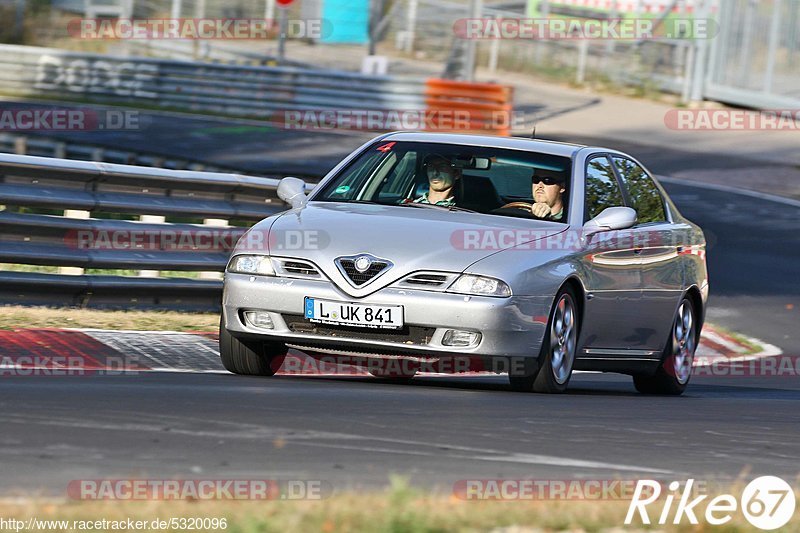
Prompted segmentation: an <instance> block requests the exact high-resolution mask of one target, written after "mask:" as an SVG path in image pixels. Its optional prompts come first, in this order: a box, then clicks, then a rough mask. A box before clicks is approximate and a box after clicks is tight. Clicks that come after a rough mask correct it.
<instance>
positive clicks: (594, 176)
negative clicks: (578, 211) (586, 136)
mask: <svg viewBox="0 0 800 533" xmlns="http://www.w3.org/2000/svg"><path fill="white" fill-rule="evenodd" d="M624 205H625V202H623V201H622V191H620V189H619V185H618V184H617V180H616V178H615V177H614V170H613V169H612V168H611V163H610V162H609V160H608V158H607V157H606V156H600V157H595V158H594V159H590V160H589V162H588V163H587V165H586V214H585V215H584V217H585V219H586V220H589V219H591V218H594V217H596V216H597V215H599V214H600V213H601V212H602V211H603V209H605V208H607V207H622V206H624Z"/></svg>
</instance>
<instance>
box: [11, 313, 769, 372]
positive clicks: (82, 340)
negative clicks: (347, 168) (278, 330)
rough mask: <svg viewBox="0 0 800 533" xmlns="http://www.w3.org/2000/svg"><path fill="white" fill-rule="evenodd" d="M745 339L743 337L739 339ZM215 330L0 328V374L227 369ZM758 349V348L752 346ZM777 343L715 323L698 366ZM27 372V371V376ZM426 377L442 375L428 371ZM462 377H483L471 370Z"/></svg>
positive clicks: (301, 368) (291, 363)
mask: <svg viewBox="0 0 800 533" xmlns="http://www.w3.org/2000/svg"><path fill="white" fill-rule="evenodd" d="M739 339H744V340H739ZM217 342H218V341H217V334H216V333H202V332H199V333H179V332H171V331H127V330H99V329H19V330H5V331H0V377H2V376H9V375H15V374H19V375H30V374H31V373H32V371H33V370H37V369H38V370H42V371H45V372H46V371H50V372H51V373H52V374H53V375H60V374H71V373H81V374H83V373H105V374H113V373H118V374H124V373H130V372H190V373H227V372H226V371H225V369H224V368H223V367H222V364H221V362H220V360H219V350H218V346H217ZM754 347H757V349H756V350H754ZM780 354H781V351H780V349H778V348H777V347H775V346H772V345H770V344H767V343H764V342H762V341H760V340H758V339H752V338H746V337H742V336H731V335H728V334H726V333H724V332H722V331H720V330H719V329H717V328H715V327H714V326H711V325H706V326H705V327H704V328H703V334H702V337H701V342H700V346H699V347H698V349H697V353H696V357H695V366H698V367H707V366H710V365H714V364H718V363H719V362H720V361H750V360H754V359H759V358H765V357H774V356H777V355H780ZM26 372H27V374H26ZM278 373H279V374H290V375H318V376H342V375H349V376H368V375H369V374H368V372H367V371H366V370H365V369H363V368H361V367H357V366H352V365H339V366H337V365H333V364H329V363H320V362H317V361H316V360H314V359H311V358H309V357H308V356H306V355H305V354H303V353H302V352H299V351H296V350H290V351H289V353H288V356H287V358H286V360H285V361H284V364H283V366H282V367H281V369H280V370H279V371H278ZM424 374H425V375H438V374H430V373H424ZM464 375H485V373H482V372H470V373H467V374H459V376H464Z"/></svg>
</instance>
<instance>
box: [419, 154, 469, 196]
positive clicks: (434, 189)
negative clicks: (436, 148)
mask: <svg viewBox="0 0 800 533" xmlns="http://www.w3.org/2000/svg"><path fill="white" fill-rule="evenodd" d="M424 166H425V171H426V172H427V174H428V192H426V193H424V194H423V195H422V196H420V197H419V198H417V199H416V200H414V203H415V204H436V205H441V206H443V207H453V206H455V205H456V199H455V192H454V189H455V186H456V183H457V182H458V180H460V179H461V169H458V168H455V167H454V166H453V163H452V162H451V161H450V160H449V159H448V158H446V157H444V156H441V155H438V154H431V155H429V156H427V157H426V158H425V162H424Z"/></svg>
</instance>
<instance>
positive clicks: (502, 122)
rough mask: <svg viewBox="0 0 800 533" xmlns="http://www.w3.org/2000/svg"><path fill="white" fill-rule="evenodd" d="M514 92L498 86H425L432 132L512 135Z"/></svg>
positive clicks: (439, 82)
mask: <svg viewBox="0 0 800 533" xmlns="http://www.w3.org/2000/svg"><path fill="white" fill-rule="evenodd" d="M513 95H514V89H513V88H512V87H510V86H508V85H498V84H495V83H473V82H468V81H454V80H443V79H437V78H431V79H429V80H427V81H426V82H425V107H426V115H427V116H428V117H429V118H430V120H429V121H428V123H427V125H428V127H426V129H427V130H429V131H450V132H460V133H484V134H490V135H502V136H505V137H508V136H509V135H511V126H512V111H513V106H512V99H513Z"/></svg>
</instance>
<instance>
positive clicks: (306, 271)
mask: <svg viewBox="0 0 800 533" xmlns="http://www.w3.org/2000/svg"><path fill="white" fill-rule="evenodd" d="M283 269H284V270H285V271H286V272H288V273H289V274H298V275H301V276H319V271H318V270H317V269H316V268H315V267H314V265H312V264H310V263H305V262H302V261H284V262H283Z"/></svg>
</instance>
